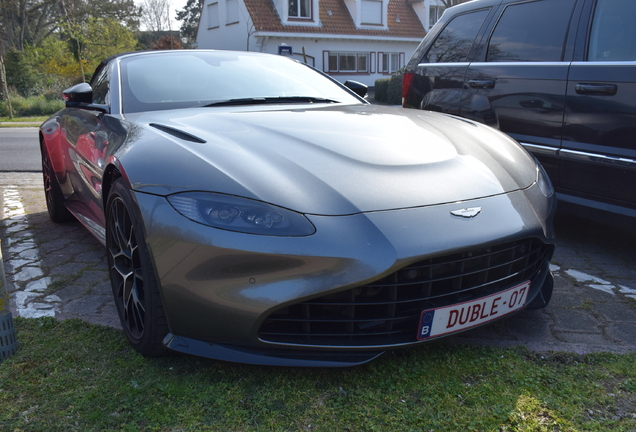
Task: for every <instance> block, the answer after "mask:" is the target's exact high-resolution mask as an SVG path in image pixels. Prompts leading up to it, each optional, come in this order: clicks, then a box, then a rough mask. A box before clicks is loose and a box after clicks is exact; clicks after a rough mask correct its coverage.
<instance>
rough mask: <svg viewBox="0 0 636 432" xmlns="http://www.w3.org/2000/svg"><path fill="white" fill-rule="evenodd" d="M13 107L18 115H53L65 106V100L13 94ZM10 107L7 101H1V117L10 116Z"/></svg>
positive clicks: (14, 112) (14, 113)
mask: <svg viewBox="0 0 636 432" xmlns="http://www.w3.org/2000/svg"><path fill="white" fill-rule="evenodd" d="M11 108H12V109H13V115H14V116H16V117H29V116H43V115H51V114H53V113H55V112H57V111H59V110H61V109H62V108H64V101H63V100H62V99H61V98H59V99H57V100H48V99H47V98H45V97H44V96H30V97H23V96H11ZM8 116H9V109H8V106H7V102H6V101H1V102H0V117H8Z"/></svg>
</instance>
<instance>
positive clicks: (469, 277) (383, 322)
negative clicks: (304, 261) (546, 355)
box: [259, 239, 554, 346]
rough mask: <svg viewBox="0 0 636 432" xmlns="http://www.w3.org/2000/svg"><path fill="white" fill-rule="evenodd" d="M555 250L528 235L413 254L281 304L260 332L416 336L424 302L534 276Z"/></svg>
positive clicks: (289, 339)
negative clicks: (372, 276) (333, 288)
mask: <svg viewBox="0 0 636 432" xmlns="http://www.w3.org/2000/svg"><path fill="white" fill-rule="evenodd" d="M553 251H554V246H552V245H546V244H544V243H542V242H541V241H539V240H537V239H525V240H520V241H515V242H511V243H506V244H502V245H497V246H491V247H488V248H483V249H477V250H471V251H464V252H461V253H456V254H453V255H448V256H443V257H436V258H431V259H427V260H424V261H420V262H416V263H413V264H411V265H409V266H406V267H404V268H402V269H401V270H398V271H397V272H395V273H393V274H390V275H388V276H386V277H384V278H382V279H379V280H376V281H374V282H372V283H369V284H366V285H362V286H359V287H356V288H352V289H348V290H345V291H341V292H338V293H335V294H329V295H325V296H323V297H319V298H315V299H312V300H309V301H306V302H302V303H297V304H294V305H290V306H286V307H284V308H281V309H278V310H277V311H275V312H274V313H272V314H271V315H270V316H269V317H268V318H267V319H266V320H265V321H264V322H263V324H262V326H261V329H260V333H259V336H260V338H261V339H262V340H265V341H271V342H281V343H293V344H303V345H331V346H374V345H393V344H401V343H408V342H414V341H415V340H416V333H417V326H418V323H419V318H420V314H421V312H422V311H423V310H426V309H433V308H439V307H443V306H448V305H451V304H456V303H461V302H465V301H470V300H474V299H477V298H480V297H484V296H487V295H490V294H494V293H497V292H500V291H503V290H505V289H508V288H510V287H513V286H515V285H517V284H520V283H522V282H525V281H527V280H533V279H534V278H535V277H536V275H537V274H538V273H539V272H540V271H541V269H542V268H543V267H544V264H546V262H547V261H549V260H550V258H551V257H552V252H553ZM532 294H533V293H531V295H532Z"/></svg>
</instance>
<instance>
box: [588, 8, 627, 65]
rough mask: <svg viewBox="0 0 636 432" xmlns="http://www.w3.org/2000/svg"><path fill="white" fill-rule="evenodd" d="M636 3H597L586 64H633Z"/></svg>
mask: <svg viewBox="0 0 636 432" xmlns="http://www.w3.org/2000/svg"><path fill="white" fill-rule="evenodd" d="M634 17H636V2H635V1H629V2H626V1H622V0H598V3H597V4H596V10H595V12H594V20H593V21H592V32H591V34H590V44H589V51H588V56H587V59H588V61H633V60H636V26H635V25H634Z"/></svg>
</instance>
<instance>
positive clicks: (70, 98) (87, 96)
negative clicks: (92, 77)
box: [62, 83, 93, 106]
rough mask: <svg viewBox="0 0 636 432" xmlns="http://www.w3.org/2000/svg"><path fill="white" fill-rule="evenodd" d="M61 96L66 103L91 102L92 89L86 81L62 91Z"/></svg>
mask: <svg viewBox="0 0 636 432" xmlns="http://www.w3.org/2000/svg"><path fill="white" fill-rule="evenodd" d="M62 97H63V98H64V100H65V101H66V103H67V105H66V106H68V103H69V102H71V103H88V104H89V103H91V102H93V89H92V88H91V86H90V84H88V83H80V84H76V85H74V86H73V87H69V88H67V89H66V90H64V91H63V92H62Z"/></svg>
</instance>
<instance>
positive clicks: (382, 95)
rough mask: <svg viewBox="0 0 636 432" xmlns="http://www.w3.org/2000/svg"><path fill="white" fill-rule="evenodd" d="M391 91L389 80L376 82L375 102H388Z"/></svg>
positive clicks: (384, 79)
mask: <svg viewBox="0 0 636 432" xmlns="http://www.w3.org/2000/svg"><path fill="white" fill-rule="evenodd" d="M388 90H389V78H380V79H377V80H375V100H377V101H378V102H386V101H387V96H388Z"/></svg>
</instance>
